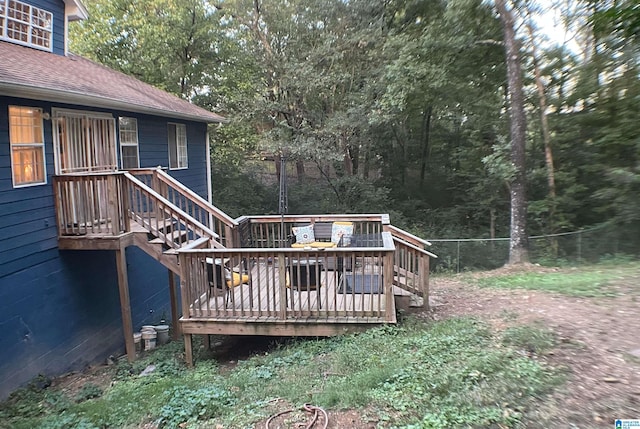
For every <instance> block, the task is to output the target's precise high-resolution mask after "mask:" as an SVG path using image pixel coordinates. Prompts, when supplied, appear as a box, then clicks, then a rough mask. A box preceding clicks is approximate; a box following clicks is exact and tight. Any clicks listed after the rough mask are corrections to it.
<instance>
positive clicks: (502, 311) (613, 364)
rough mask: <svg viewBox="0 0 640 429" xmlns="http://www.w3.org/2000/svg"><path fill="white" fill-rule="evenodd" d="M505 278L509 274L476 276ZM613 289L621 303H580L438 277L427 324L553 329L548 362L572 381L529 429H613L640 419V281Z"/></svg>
mask: <svg viewBox="0 0 640 429" xmlns="http://www.w3.org/2000/svg"><path fill="white" fill-rule="evenodd" d="M531 269H533V270H535V271H540V272H544V271H548V270H549V269H546V268H540V267H529V268H528V270H531ZM554 271H556V272H557V271H558V270H554ZM499 274H504V271H502V272H501V271H500V270H498V271H495V272H485V273H482V274H478V275H480V276H493V275H499ZM610 287H611V288H612V290H614V291H615V293H616V295H617V296H616V297H606V298H576V297H569V296H563V295H560V294H555V293H547V292H540V291H531V290H508V289H492V288H479V287H477V286H474V285H473V277H470V276H469V275H467V276H454V277H447V278H443V277H439V278H438V277H436V278H435V279H433V280H432V282H431V294H432V301H433V304H434V305H433V306H432V311H431V312H430V313H429V314H428V315H427V314H423V316H428V317H431V318H433V319H435V320H441V319H444V318H449V317H455V316H478V317H480V318H482V319H484V320H487V321H489V322H490V323H491V324H492V325H493V326H494V327H495V328H496V329H497V330H502V329H505V328H507V327H508V326H514V325H519V324H531V323H540V324H542V325H544V326H546V327H548V328H549V329H551V330H552V331H553V332H554V334H555V336H556V339H557V343H558V344H557V346H556V347H555V349H554V350H553V351H552V352H550V353H548V354H547V355H545V356H544V357H543V359H544V360H546V361H547V362H548V363H549V364H551V365H553V366H555V367H560V368H564V369H565V370H566V377H567V379H566V383H565V384H564V385H563V386H561V387H560V389H558V391H557V392H556V393H555V394H554V395H553V396H552V397H551V398H545V400H544V402H543V404H542V405H541V406H540V407H539V409H538V410H536V411H535V412H534V415H533V416H530V417H531V420H530V421H529V423H528V425H527V426H528V427H565V428H580V429H582V428H600V427H602V428H612V427H613V425H614V420H615V419H616V418H627V419H631V418H635V419H640V273H639V272H636V273H635V274H633V275H631V276H625V277H624V278H621V279H620V280H618V281H614V284H611V285H610Z"/></svg>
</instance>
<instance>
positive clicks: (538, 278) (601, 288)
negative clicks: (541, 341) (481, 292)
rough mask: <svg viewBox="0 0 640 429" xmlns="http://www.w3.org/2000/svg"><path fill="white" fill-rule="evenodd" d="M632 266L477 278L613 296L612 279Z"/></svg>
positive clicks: (485, 281)
mask: <svg viewBox="0 0 640 429" xmlns="http://www.w3.org/2000/svg"><path fill="white" fill-rule="evenodd" d="M634 267H637V263H632V264H626V265H615V266H611V265H606V264H605V265H601V266H600V265H599V266H596V267H594V268H592V269H585V270H580V271H577V270H569V271H568V270H563V271H562V272H550V273H520V274H508V275H503V276H494V277H487V278H480V279H478V280H477V283H478V284H479V285H480V286H483V287H495V288H505V289H531V290H543V291H548V292H556V293H560V294H564V295H570V296H585V297H604V296H615V291H614V290H613V289H612V288H611V287H610V284H611V283H612V282H613V281H614V280H618V279H620V278H625V276H629V275H632V274H631V273H633V270H634Z"/></svg>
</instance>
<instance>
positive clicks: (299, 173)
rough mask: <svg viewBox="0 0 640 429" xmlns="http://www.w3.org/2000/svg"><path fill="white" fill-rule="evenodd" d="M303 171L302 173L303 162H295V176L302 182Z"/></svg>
mask: <svg viewBox="0 0 640 429" xmlns="http://www.w3.org/2000/svg"><path fill="white" fill-rule="evenodd" d="M305 174H306V173H305V171H304V161H302V160H297V161H296V175H297V176H298V180H302V179H304V177H305Z"/></svg>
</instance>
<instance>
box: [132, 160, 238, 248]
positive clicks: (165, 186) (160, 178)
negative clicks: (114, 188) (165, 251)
mask: <svg viewBox="0 0 640 429" xmlns="http://www.w3.org/2000/svg"><path fill="white" fill-rule="evenodd" d="M129 173H130V174H132V175H134V176H135V177H136V178H137V179H139V180H140V181H141V182H143V183H144V184H145V185H147V186H148V187H150V188H152V189H153V190H154V191H155V192H157V193H158V194H159V195H161V196H162V197H163V198H165V199H167V200H168V201H170V202H171V203H172V204H173V205H174V206H176V207H178V208H180V209H181V210H182V211H184V212H185V213H187V214H189V215H190V216H191V217H192V218H194V219H196V220H197V221H198V222H200V223H201V224H203V225H206V226H207V227H208V228H209V229H211V230H212V231H214V232H215V233H216V234H217V236H218V241H219V242H220V243H221V244H222V245H223V246H225V247H239V243H237V235H236V231H237V227H238V223H237V222H236V221H235V220H234V219H232V218H231V217H229V216H228V215H227V214H226V213H224V212H223V211H222V210H220V209H219V208H217V207H216V206H214V205H212V204H210V203H209V202H208V201H207V200H205V199H204V198H202V197H201V196H200V195H198V194H196V193H195V192H193V191H192V190H191V189H189V188H187V187H186V186H184V185H183V184H182V183H180V182H179V181H177V180H176V179H174V178H173V177H171V176H170V175H168V174H167V173H165V172H164V171H163V170H162V169H161V168H160V167H157V168H151V169H135V170H131V171H130V172H129Z"/></svg>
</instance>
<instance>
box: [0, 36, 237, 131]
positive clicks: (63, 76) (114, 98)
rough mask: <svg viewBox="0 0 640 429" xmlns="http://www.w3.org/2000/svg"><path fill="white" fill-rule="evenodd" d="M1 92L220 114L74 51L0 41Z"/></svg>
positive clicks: (176, 113) (210, 116)
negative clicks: (62, 52) (64, 53)
mask: <svg viewBox="0 0 640 429" xmlns="http://www.w3.org/2000/svg"><path fill="white" fill-rule="evenodd" d="M0 58H2V61H0V95H8V96H13V97H20V98H30V99H34V100H47V101H53V102H59V103H68V104H78V105H82V106H88V107H100V108H106V109H117V110H125V111H129V112H138V113H147V114H151V115H158V116H165V117H170V118H180V119H186V120H193V121H198V122H207V123H213V122H222V121H224V118H223V117H222V116H219V115H216V114H215V113H212V112H210V111H208V110H205V109H203V108H201V107H198V106H196V105H194V104H191V103H189V102H188V101H185V100H182V99H180V98H178V97H176V96H174V95H172V94H169V93H167V92H165V91H162V90H160V89H158V88H155V87H153V86H151V85H148V84H146V83H144V82H141V81H139V80H138V79H135V78H133V77H131V76H128V75H125V74H124V73H120V72H117V71H115V70H112V69H110V68H108V67H105V66H103V65H100V64H97V63H94V62H93V61H90V60H88V59H86V58H83V57H80V56H78V55H73V54H69V55H68V56H62V55H55V54H51V53H48V52H43V51H39V50H36V49H31V48H27V47H24V46H19V45H15V44H13V43H9V42H1V41H0Z"/></svg>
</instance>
